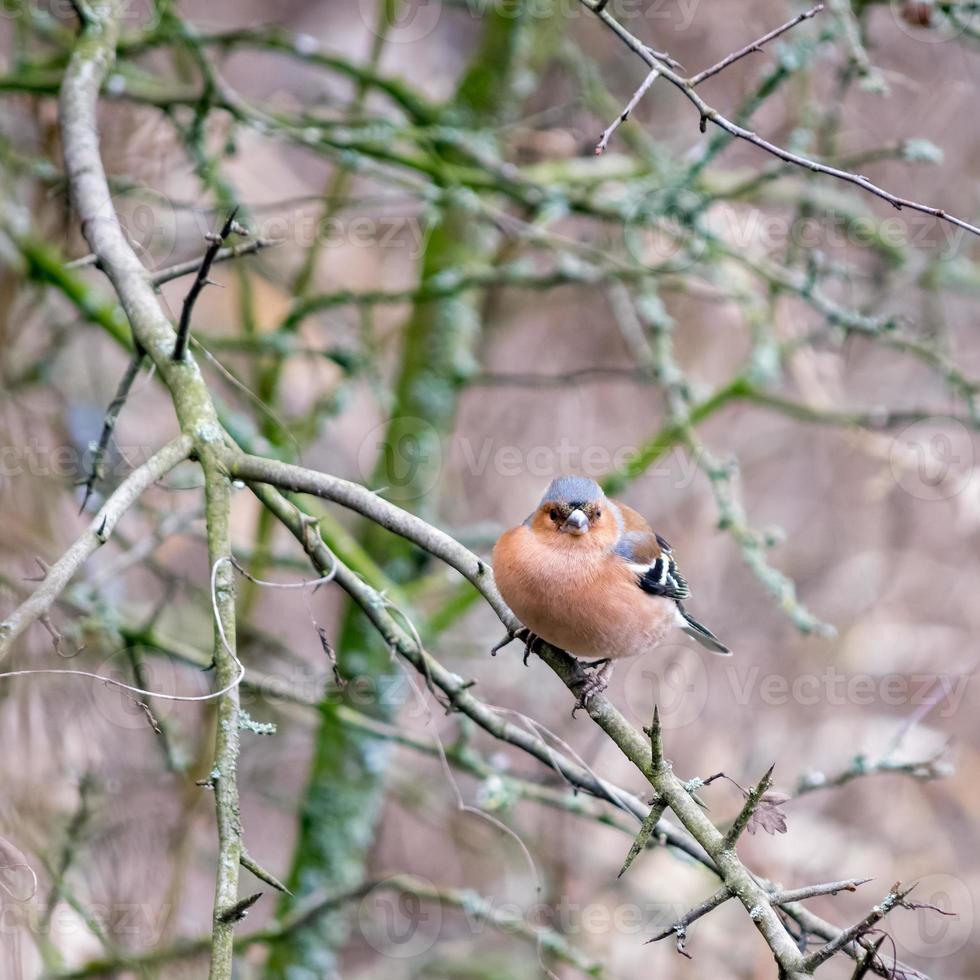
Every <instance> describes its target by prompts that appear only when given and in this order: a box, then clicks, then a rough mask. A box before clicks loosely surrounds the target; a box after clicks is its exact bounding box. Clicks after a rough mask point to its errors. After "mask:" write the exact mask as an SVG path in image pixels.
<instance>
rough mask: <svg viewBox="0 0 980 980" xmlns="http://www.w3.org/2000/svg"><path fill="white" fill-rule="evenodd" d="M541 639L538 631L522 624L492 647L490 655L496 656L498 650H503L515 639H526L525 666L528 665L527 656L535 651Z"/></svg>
mask: <svg viewBox="0 0 980 980" xmlns="http://www.w3.org/2000/svg"><path fill="white" fill-rule="evenodd" d="M540 639H541V637H539V636H538V635H537V634H536V633H532V632H531V631H530V630H529V629H528V628H527V627H526V626H522V627H521V628H520V629H519V630H515V631H514V632H513V633H508V634H507V635H506V636H505V637H504V638H503V639H502V640H501V641H500V642H499V643H498V644H497V645H496V646H493V647H491V648H490V656H491V657H496V656H497V651H498V650H502V649H503V648H504V647H505V646H507V644H508V643H512V642H513V641H514V640H523V641H524V666H525V667H526V666H527V658H528V657H530V656H531V654H532V653H533V652H534V648H535V646H536V645H537V643H538V641H539V640H540Z"/></svg>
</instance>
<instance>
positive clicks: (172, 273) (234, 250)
mask: <svg viewBox="0 0 980 980" xmlns="http://www.w3.org/2000/svg"><path fill="white" fill-rule="evenodd" d="M284 241H285V239H282V238H253V239H252V240H251V241H247V242H242V244H241V245H232V246H230V247H228V248H219V249H218V251H217V252H216V253H215V255H214V258H213V259H212V260H211V264H212V265H217V264H218V263H219V262H227V261H228V260H229V259H237V258H240V257H241V256H243V255H253V254H254V253H255V252H259V251H261V250H262V249H264V248H275V246H277V245H281V244H282V243H283V242H284ZM206 258H207V253H205V254H204V255H202V256H200V258H196V259H190V260H188V261H187V262H178V263H177V264H176V265H170V266H167V267H166V268H165V269H158V270H157V271H156V272H154V273H153V274H152V275H151V276H150V282H152V283H153V285H154V286H162V285H163V284H164V283H165V282H170V281H171V280H173V279H179V278H180V277H181V276H189V275H190V274H191V273H192V272H200V270H201V268H202V267H203V264H204V261H205V259H206ZM188 298H190V297H189V294H188Z"/></svg>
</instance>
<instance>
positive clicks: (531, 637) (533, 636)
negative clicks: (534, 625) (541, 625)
mask: <svg viewBox="0 0 980 980" xmlns="http://www.w3.org/2000/svg"><path fill="white" fill-rule="evenodd" d="M524 632H525V634H526V635H525V637H524V666H525V667H526V666H527V658H528V657H530V656H531V654H532V653H534V648H535V647H536V646H537V645H538V641H539V640H540V639H541V637H540V636H538V634H537V633H532V632H531V631H530V630H529V629H525V630H524Z"/></svg>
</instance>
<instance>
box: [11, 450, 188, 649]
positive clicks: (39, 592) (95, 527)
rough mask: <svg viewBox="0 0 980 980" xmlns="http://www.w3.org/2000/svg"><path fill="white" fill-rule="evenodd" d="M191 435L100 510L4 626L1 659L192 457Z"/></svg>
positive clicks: (143, 468) (140, 471) (147, 465)
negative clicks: (123, 521) (144, 499)
mask: <svg viewBox="0 0 980 980" xmlns="http://www.w3.org/2000/svg"><path fill="white" fill-rule="evenodd" d="M191 449H192V443H191V439H190V437H189V436H180V437H179V438H177V439H175V440H174V441H173V442H170V443H168V444H167V445H166V446H164V447H163V448H162V449H161V450H160V451H159V452H157V453H155V454H154V455H153V456H151V457H150V458H149V459H148V460H147V461H146V462H145V463H144V464H143V465H142V466H139V467H137V468H136V469H135V470H133V472H132V473H130V474H129V476H127V477H126V479H125V480H123V482H122V483H121V484H119V486H118V487H117V488H116V490H115V491H114V492H113V494H112V495H111V496H110V497H109V499H108V500H106V502H105V503H104V504H103V505H102V506H101V507H100V508H99V511H98V513H97V514H96V515H95V517H94V518H92V521H91V523H90V524H89V526H88V528H87V529H86V530H85V531H84V533H83V534H82V535H81V536H80V537H79V538H77V539H76V541H75V543H74V544H73V545H72V546H71V547H70V548H69V549H68V550H67V551H66V552H65V553H64V554H63V555H62V556H61V557H60V558H59V559H58V560H57V561H56V562H55V563H54V564H53V565H51V566H50V567H49V568H48V569H47V571H46V572H45V576H44V580H43V581H42V582H41V584H40V585H39V586H38V588H37V589H36V590H35V591H34V593H33V594H32V595H31V596H30V597H29V598H28V599H26V600H25V601H24V602H22V603H21V604H20V605H19V606H18V607H17V608H16V609H15V610H14V611H13V612H12V613H11V614H10V615H9V616H8V617H7V618H6V619H5V620H4V621H3V622H2V623H0V659H3V657H4V656H5V655H6V653H7V652H8V650H9V649H10V645H11V644H12V643H13V642H14V640H15V639H17V637H18V636H20V634H21V633H23V632H24V630H25V629H27V627H28V626H30V624H31V623H34V622H37V620H39V619H41V618H43V617H44V616H46V615H47V614H48V612H50V610H51V607H52V606H53V605H54V603H55V602H56V601H57V599H58V597H59V596H60V595H61V593H62V592H63V591H64V589H65V587H66V586H67V585H68V583H69V582H70V581H71V579H72V576H73V575H74V574H75V573H76V572H77V571H78V569H79V568H80V567H81V566H82V564H83V563H84V562H85V561H86V560H87V559H88V558H89V557H90V556H91V555H93V554H94V553H95V552H96V551H97V550H98V549H99V548H100V547H102V545H103V544H105V542H106V541H107V540H108V538H109V535H110V534H112V531H113V529H114V528H115V526H116V524H117V523H118V522H119V519H120V518H121V517H122V516H123V514H125V513H126V511H127V510H129V508H130V507H132V505H133V504H134V503H135V502H136V501H137V500H138V499H139V498H140V497H141V496H142V495H143V493H145V491H147V490H148V489H149V488H150V487H152V486H153V484H154V483H156V482H157V480H159V479H160V478H161V477H163V476H165V475H166V474H167V473H169V472H170V471H171V470H172V469H173V468H174V467H175V466H177V464H178V463H182V462H183V461H184V460H185V459H187V457H188V456H189V455H190V453H191Z"/></svg>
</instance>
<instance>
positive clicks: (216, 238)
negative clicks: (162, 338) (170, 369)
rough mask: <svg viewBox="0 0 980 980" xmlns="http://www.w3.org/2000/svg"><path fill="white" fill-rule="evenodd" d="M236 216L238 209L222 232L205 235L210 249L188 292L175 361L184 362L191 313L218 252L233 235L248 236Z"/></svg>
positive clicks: (179, 330) (231, 215)
mask: <svg viewBox="0 0 980 980" xmlns="http://www.w3.org/2000/svg"><path fill="white" fill-rule="evenodd" d="M236 214H238V208H235V209H234V210H233V211H232V212H231V214H229V215H228V219H227V220H226V221H225V223H224V225H223V226H222V228H221V231H220V232H218V233H217V234H214V233H213V232H209V233H208V234H207V235H205V239H206V241H207V242H208V247H207V250H206V251H205V253H204V258H203V259H202V260H201V266H200V268H199V269H198V270H197V276H196V277H195V279H194V282H193V283H192V284H191V288H190V290H188V293H187V296H186V297H185V299H184V306H183V308H182V309H181V311H180V324H179V326H178V327H177V340H176V342H175V343H174V352H173V359H174V360H175V361H182V360H183V359H184V356H185V355H186V353H187V345H188V343H189V342H190V332H191V312H192V310H193V309H194V303H195V302H196V301H197V297H198V296H199V295H200V293H201V291H202V290H203V289H204V287H205V286H206V285H208V283H209V282H210V280H209V278H208V277H209V274H210V272H211V266H212V265H213V263H214V260H215V257H216V256H217V254H218V252H219V251H220V250H221V246H222V245H223V244H224V242H225V239H226V238H228V236H229V235H231V234H233V233H234V234H237V235H247V234H248V232H247V231H246V229H245V228H243V227H242V226H241V225H240V224H239V223H238V222H237V221H235V215H236Z"/></svg>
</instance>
